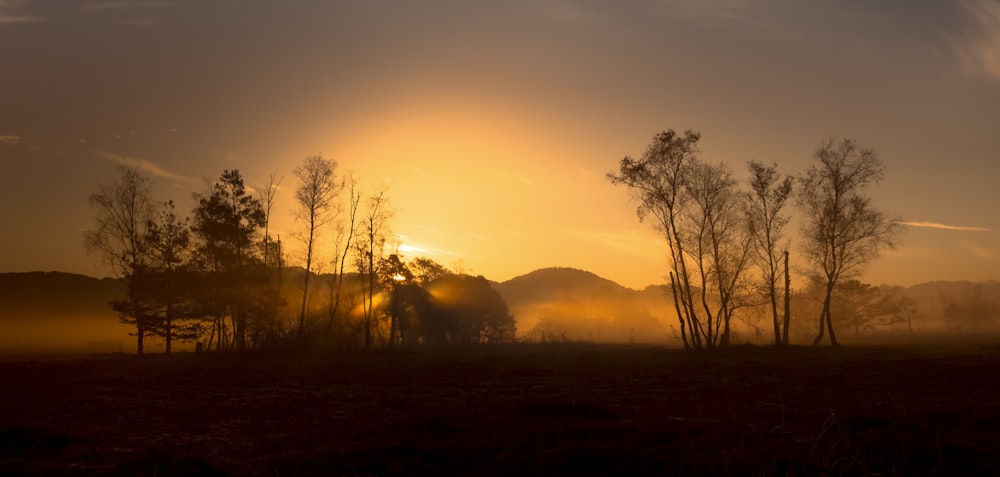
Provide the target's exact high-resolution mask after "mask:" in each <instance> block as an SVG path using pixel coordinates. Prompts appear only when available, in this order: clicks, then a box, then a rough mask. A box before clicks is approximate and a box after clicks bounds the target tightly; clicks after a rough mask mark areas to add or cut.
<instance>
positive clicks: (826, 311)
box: [813, 280, 837, 346]
mask: <svg viewBox="0 0 1000 477" xmlns="http://www.w3.org/2000/svg"><path fill="white" fill-rule="evenodd" d="M833 286H834V283H833V280H827V282H826V296H825V297H824V298H823V311H822V312H821V313H820V315H819V334H818V335H816V339H814V340H813V345H814V346H815V345H818V344H819V343H820V342H821V341H823V333H824V331H825V330H827V329H829V331H830V344H832V345H833V346H837V338H836V336H834V334H833V324H832V323H831V322H832V321H833V317H831V316H830V302H831V301H832V299H833Z"/></svg>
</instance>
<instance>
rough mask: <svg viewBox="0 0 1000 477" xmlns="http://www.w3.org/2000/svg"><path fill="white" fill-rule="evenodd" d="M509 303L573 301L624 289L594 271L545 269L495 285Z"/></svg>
mask: <svg viewBox="0 0 1000 477" xmlns="http://www.w3.org/2000/svg"><path fill="white" fill-rule="evenodd" d="M495 288H496V290H497V291H498V292H500V294H501V295H503V297H504V299H506V300H507V304H508V306H509V305H510V304H511V303H512V302H513V303H517V304H523V303H531V302H538V301H552V300H553V299H559V300H571V299H574V298H579V297H581V296H587V295H590V294H593V293H597V292H601V291H604V292H608V293H624V292H626V291H627V290H629V289H628V288H625V287H623V286H621V285H619V284H617V283H615V282H613V281H611V280H608V279H606V278H602V277H599V276H597V275H596V274H594V273H591V272H588V271H585V270H578V269H576V268H564V267H553V268H542V269H538V270H535V271H533V272H531V273H527V274H524V275H520V276H517V277H514V278H511V279H510V280H507V281H505V282H502V283H499V284H497V285H496V286H495Z"/></svg>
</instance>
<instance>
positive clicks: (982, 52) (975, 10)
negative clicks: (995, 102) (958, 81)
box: [951, 0, 1000, 81]
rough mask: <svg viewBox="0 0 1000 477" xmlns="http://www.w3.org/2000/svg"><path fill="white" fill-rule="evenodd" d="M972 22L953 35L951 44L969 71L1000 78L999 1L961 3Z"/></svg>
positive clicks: (972, 0) (969, 0) (974, 0)
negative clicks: (959, 33)
mask: <svg viewBox="0 0 1000 477" xmlns="http://www.w3.org/2000/svg"><path fill="white" fill-rule="evenodd" d="M962 5H963V6H964V7H965V9H966V12H967V13H968V14H969V16H970V18H971V23H972V24H971V25H970V27H969V28H967V29H966V31H965V32H963V34H962V35H961V36H958V37H952V38H951V47H952V50H953V51H954V52H955V55H956V56H958V58H959V60H960V61H961V62H962V63H963V65H964V67H965V69H966V71H967V72H968V73H970V74H973V75H976V76H982V75H984V76H986V77H988V78H991V79H993V80H995V81H1000V2H997V1H996V0H966V1H965V2H963V3H962Z"/></svg>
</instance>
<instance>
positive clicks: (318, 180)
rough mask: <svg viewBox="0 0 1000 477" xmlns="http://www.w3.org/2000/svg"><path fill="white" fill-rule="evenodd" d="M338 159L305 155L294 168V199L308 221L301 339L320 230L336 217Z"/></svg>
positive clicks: (300, 325) (302, 215) (300, 337)
mask: <svg viewBox="0 0 1000 477" xmlns="http://www.w3.org/2000/svg"><path fill="white" fill-rule="evenodd" d="M336 167H337V163H336V161H333V160H331V159H326V158H324V157H323V156H310V157H307V158H305V160H304V161H303V162H302V165H300V166H299V167H297V168H296V169H295V177H297V178H298V179H299V186H298V187H297V188H296V189H295V200H296V202H298V205H299V209H298V218H299V219H300V220H303V221H304V222H305V227H306V232H305V238H304V241H305V244H306V266H305V269H306V271H305V275H304V277H303V279H302V307H301V311H300V312H299V326H298V331H297V333H298V338H299V340H300V341H301V340H302V336H303V335H302V333H303V331H304V330H305V320H306V304H307V301H308V298H309V274H310V272H311V270H312V260H313V252H314V245H315V241H316V238H317V236H318V234H319V231H320V230H321V228H322V227H324V226H325V225H326V224H327V223H329V222H330V221H331V220H333V219H334V218H335V217H336V213H337V209H336V207H335V205H336V203H335V202H334V199H336V197H337V195H338V194H339V192H340V189H339V187H338V184H337V183H336V181H335V180H334V170H335V169H336Z"/></svg>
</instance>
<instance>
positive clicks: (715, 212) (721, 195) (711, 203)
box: [686, 162, 752, 346]
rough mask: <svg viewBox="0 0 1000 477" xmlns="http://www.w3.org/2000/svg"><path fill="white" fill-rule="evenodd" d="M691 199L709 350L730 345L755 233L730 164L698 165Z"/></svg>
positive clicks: (694, 252)
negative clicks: (748, 223) (746, 215)
mask: <svg viewBox="0 0 1000 477" xmlns="http://www.w3.org/2000/svg"><path fill="white" fill-rule="evenodd" d="M686 190H687V193H688V195H689V196H690V198H691V202H690V203H691V207H690V208H689V210H688V214H689V218H688V222H689V224H690V225H691V226H692V227H691V229H690V230H689V231H688V232H687V233H689V234H691V236H690V243H693V244H694V245H695V246H694V247H692V248H690V249H689V250H688V257H689V259H690V260H691V261H692V262H693V263H694V264H695V265H696V267H697V270H698V274H699V283H700V289H701V305H702V308H703V309H704V311H705V323H706V324H707V328H706V329H705V334H704V338H705V340H706V342H707V343H708V345H709V346H716V345H723V346H728V345H729V343H730V322H731V321H732V318H733V314H734V312H735V310H736V308H737V307H739V306H741V305H742V304H743V303H741V297H740V295H741V294H742V292H743V289H744V288H745V286H746V283H745V275H746V270H747V268H748V265H749V263H750V250H751V240H752V237H751V234H749V233H748V229H747V227H746V221H745V218H746V217H745V215H744V213H743V211H744V209H745V207H744V205H743V202H742V199H743V197H744V196H743V195H741V194H739V193H738V191H737V189H736V180H735V179H733V177H732V174H731V173H730V172H729V168H728V167H726V166H725V164H717V165H712V164H705V163H701V162H697V163H695V165H694V167H693V168H692V173H691V175H690V176H689V181H688V184H687V186H686Z"/></svg>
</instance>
